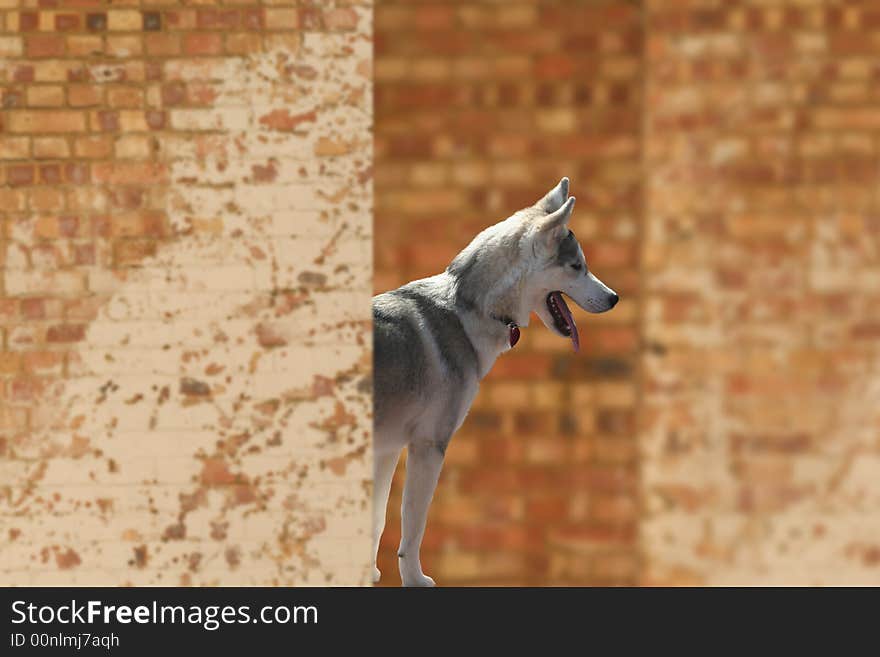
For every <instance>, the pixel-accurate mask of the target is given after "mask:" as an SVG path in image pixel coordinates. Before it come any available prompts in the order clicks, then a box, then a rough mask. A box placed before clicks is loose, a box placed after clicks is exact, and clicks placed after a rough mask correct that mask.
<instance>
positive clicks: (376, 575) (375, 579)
mask: <svg viewBox="0 0 880 657" xmlns="http://www.w3.org/2000/svg"><path fill="white" fill-rule="evenodd" d="M381 578H382V571H381V570H379V569H378V568H376V566H373V584H378V583H379V580H380V579H381Z"/></svg>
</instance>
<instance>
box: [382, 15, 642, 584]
mask: <svg viewBox="0 0 880 657" xmlns="http://www.w3.org/2000/svg"><path fill="white" fill-rule="evenodd" d="M375 38H376V161H377V168H376V217H375V226H376V240H375V249H374V252H375V267H376V277H375V287H376V290H377V291H383V290H387V289H390V288H393V287H397V286H398V285H401V284H402V283H404V282H406V281H408V280H412V279H414V278H420V277H422V276H426V275H431V274H434V273H437V272H439V271H442V270H443V269H444V268H445V266H446V265H447V264H448V262H449V261H450V260H451V258H452V257H453V256H454V255H455V254H456V253H457V252H458V251H459V250H460V249H461V248H463V247H464V246H465V245H466V244H467V243H468V242H469V241H470V239H471V238H472V237H473V236H474V235H475V234H476V233H477V232H478V231H479V230H481V229H482V228H483V227H485V226H486V225H488V224H491V223H494V222H495V221H498V220H500V219H502V218H504V217H506V216H508V215H509V214H510V213H512V212H513V211H514V210H517V209H519V208H521V207H523V206H525V205H529V204H531V203H534V202H535V201H536V200H537V199H538V198H540V196H541V195H543V193H544V192H545V191H546V190H547V189H549V188H550V186H552V185H553V184H555V182H556V181H558V179H559V178H560V177H561V176H562V175H567V176H569V177H571V179H572V185H573V186H572V193H573V194H574V195H576V196H577V198H578V205H577V209H576V211H575V215H574V219H573V223H572V227H573V229H574V231H575V232H576V233H577V235H578V237H579V238H580V240H581V242H582V243H583V244H584V245H585V251H586V254H587V259H588V261H589V262H590V264H591V267H593V268H594V269H595V271H596V272H597V273H598V275H599V276H600V277H602V279H603V280H605V281H606V282H608V284H609V285H611V286H613V287H614V288H615V289H616V290H618V291H619V292H620V294H621V295H622V297H623V299H624V301H623V302H621V303H620V304H619V305H618V307H617V308H616V309H615V310H614V312H613V313H610V314H607V315H601V316H587V315H586V313H583V312H581V311H575V314H576V319H577V320H578V321H579V325H580V327H581V335H582V336H583V340H582V344H584V345H585V347H584V348H582V351H581V353H580V355H578V356H577V357H574V356H572V354H571V345H570V343H569V342H568V341H566V340H562V339H560V338H558V337H556V336H553V335H551V334H550V333H549V332H548V331H547V330H546V329H544V328H543V326H542V325H541V324H540V322H538V321H537V320H534V322H533V323H532V324H531V326H530V327H529V328H528V329H527V330H525V331H524V333H523V337H522V339H521V341H520V343H519V344H518V345H517V347H516V349H515V350H514V351H513V352H511V353H509V354H507V355H505V356H503V357H502V358H501V359H499V361H498V362H497V364H496V365H495V368H494V370H493V371H492V373H491V374H490V375H489V377H488V378H487V379H486V380H485V381H484V383H483V385H482V387H481V391H480V394H479V396H478V397H477V401H476V404H475V406H474V408H473V410H472V411H471V413H470V415H469V417H468V419H467V420H466V422H465V424H464V426H463V427H462V428H461V430H460V431H459V432H458V433H457V435H456V437H455V439H454V440H453V442H452V445H451V446H450V449H449V451H448V453H447V463H446V466H445V468H444V470H443V473H442V475H441V481H440V485H439V488H438V492H437V495H436V496H435V501H434V503H433V505H432V508H431V512H430V518H429V523H428V531H427V534H426V537H425V545H424V548H423V559H422V562H423V564H424V567H425V571H426V572H427V573H429V574H430V575H432V576H434V577H435V578H436V579H437V581H438V582H441V583H443V584H469V583H479V584H487V583H490V584H557V583H568V584H587V583H609V584H626V583H633V582H634V581H635V577H636V574H637V566H638V560H637V554H636V522H637V509H638V504H637V496H638V487H637V483H638V477H637V469H636V466H637V461H636V447H637V443H636V436H635V419H636V418H635V405H636V400H637V395H638V389H637V385H636V380H637V371H638V363H637V347H638V335H637V330H636V329H637V320H638V315H639V308H640V303H639V300H638V252H639V243H638V240H639V230H638V225H639V221H640V212H641V181H640V178H639V172H640V161H641V160H640V126H641V102H642V98H641V85H642V78H641V70H642V69H641V48H642V42H643V39H642V32H641V16H640V13H639V11H638V10H637V7H636V6H635V5H634V4H633V3H629V2H584V3H572V2H562V1H552V2H537V3H532V2H506V3H503V4H502V3H496V2H473V1H468V2H458V1H456V2H443V3H428V2H424V3H412V2H401V1H396V0H387V1H385V2H382V3H381V4H380V6H378V7H377V12H376V37H375ZM398 475H400V472H399V473H398ZM401 486H402V479H401V478H400V477H399V476H398V477H397V479H396V480H395V484H394V489H393V491H392V498H391V502H390V506H389V518H388V527H387V529H386V532H385V535H384V539H383V543H382V547H381V559H380V564H379V565H380V569H381V570H382V572H383V581H384V582H386V583H394V582H398V581H399V579H398V578H397V564H396V557H395V554H396V548H397V544H398V541H399V537H400V529H399V515H398V509H399V506H400V489H401Z"/></svg>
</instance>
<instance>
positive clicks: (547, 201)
mask: <svg viewBox="0 0 880 657" xmlns="http://www.w3.org/2000/svg"><path fill="white" fill-rule="evenodd" d="M567 198H568V178H563V179H562V180H560V181H559V183H558V184H557V185H556V187H554V188H553V189H551V190H550V191H549V192H547V194H546V195H545V196H544V198H542V199H541V200H540V201H538V202H537V203H535V207H538V208H541V209H542V210H543V211H544V212H546V213H548V214H549V213H551V212H556V211H557V210H558V209H559V208H561V207H562V204H563V203H565V199H567Z"/></svg>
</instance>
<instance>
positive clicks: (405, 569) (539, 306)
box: [373, 178, 618, 586]
mask: <svg viewBox="0 0 880 657" xmlns="http://www.w3.org/2000/svg"><path fill="white" fill-rule="evenodd" d="M572 208H574V197H573V196H572V197H569V195H568V178H563V179H562V180H561V181H559V184H558V185H556V187H554V188H553V189H551V190H550V191H549V192H548V193H547V195H546V196H544V198H542V199H541V200H540V201H538V202H537V203H536V204H535V205H533V206H532V207H529V208H525V209H523V210H520V211H519V212H517V213H516V214H514V215H513V216H511V217H510V218H508V219H505V220H504V221H502V222H500V223H498V224H495V225H494V226H490V227H489V228H487V229H485V230H484V231H483V232H481V233H480V234H479V235H477V236H476V238H474V240H473V241H472V242H471V243H470V244H469V245H468V246H467V248H465V249H464V251H462V252H461V253H459V254H458V255H457V256H456V257H455V259H454V260H453V261H452V264H450V265H449V267H447V269H446V271H445V272H443V273H442V274H438V275H436V276H432V277H430V278H424V279H421V280H418V281H413V282H412V283H408V284H407V285H404V286H403V287H400V288H398V289H396V290H393V291H391V292H386V293H384V294H379V295H377V296H375V297H373V324H374V337H373V340H374V359H375V361H374V381H375V386H374V395H375V401H374V405H375V416H374V423H375V438H374V440H375V449H374V457H375V463H374V466H373V482H374V483H373V486H374V492H373V531H374V536H373V547H374V550H373V555H374V557H375V556H376V555H377V553H378V550H379V538H380V537H381V536H382V531H383V529H384V528H385V508H386V506H387V504H388V493H389V491H390V488H391V479H392V476H393V475H394V470H395V467H396V465H397V461H398V459H399V457H400V452H401V450H402V449H403V448H404V447H406V448H407V460H406V484H405V486H404V490H403V505H402V508H401V515H402V517H401V524H402V537H401V541H400V548H399V550H398V552H397V556H398V565H399V567H400V577H401V579H402V580H403V584H404V586H433V585H434V580H432V579H431V578H430V577H428V576H427V575H425V574H424V573H423V572H422V566H421V563H420V561H419V549H420V547H421V544H422V536H423V535H424V533H425V520H426V518H427V514H428V505H429V504H430V503H431V498H432V497H433V495H434V488H435V487H436V485H437V479H438V477H439V476H440V468H441V467H442V466H443V457H444V454H445V453H446V447H447V445H448V444H449V441H450V439H451V438H452V434H453V433H455V431H456V430H457V429H458V427H459V426H461V423H462V421H463V420H464V418H465V415H467V412H468V410H469V409H470V407H471V403H472V402H473V400H474V396H475V395H476V394H477V388H478V387H479V382H480V380H481V379H482V378H483V377H484V376H486V374H487V373H488V372H489V370H490V369H491V367H492V365H493V363H494V362H495V359H496V358H498V356H499V355H501V354H502V353H504V352H505V351H507V350H508V349H511V348H512V347H513V346H514V345H515V344H516V342H517V340H519V334H520V328H524V327H526V326H528V325H529V314H530V313H531V312H532V311H534V312H536V313H537V315H538V317H540V318H541V321H542V322H543V323H544V325H545V326H546V327H547V328H549V329H550V330H551V331H553V332H554V333H556V334H558V335H561V336H562V337H566V338H570V339H571V341H572V344H573V346H574V349H575V351H577V349H578V346H579V338H578V331H577V326H575V323H574V320H573V319H572V316H571V312H570V311H569V309H568V306H567V305H566V303H565V300H564V299H563V296H562V295H563V293H564V294H566V295H567V296H569V297H570V298H571V299H573V300H574V302H575V303H576V304H577V305H579V306H580V307H581V308H583V309H584V310H586V311H589V312H591V313H601V312H605V311H606V310H610V309H611V308H613V307H614V305H615V304H616V303H617V300H618V296H617V294H616V293H615V292H614V291H613V290H612V289H611V288H609V287H608V286H607V285H605V284H604V283H603V282H602V281H600V280H599V279H598V278H596V277H595V276H594V275H593V274H592V273H591V272H590V270H589V268H588V267H587V263H586V261H585V260H584V253H583V251H582V250H581V247H580V245H579V244H578V242H577V240H576V239H575V237H574V233H572V232H571V231H570V230H569V229H568V220H569V218H570V217H571V211H572ZM379 574H380V573H379V569H378V568H376V569H375V570H374V579H375V581H378V580H379Z"/></svg>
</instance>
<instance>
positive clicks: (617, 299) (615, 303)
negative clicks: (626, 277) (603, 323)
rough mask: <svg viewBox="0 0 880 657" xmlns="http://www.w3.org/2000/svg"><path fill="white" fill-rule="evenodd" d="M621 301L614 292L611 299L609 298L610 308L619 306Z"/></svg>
mask: <svg viewBox="0 0 880 657" xmlns="http://www.w3.org/2000/svg"><path fill="white" fill-rule="evenodd" d="M618 301H620V297H619V296H617V293H616V292H613V293H612V294H611V296H610V297H608V307H609V308H614V306H616V305H617V302H618Z"/></svg>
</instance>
